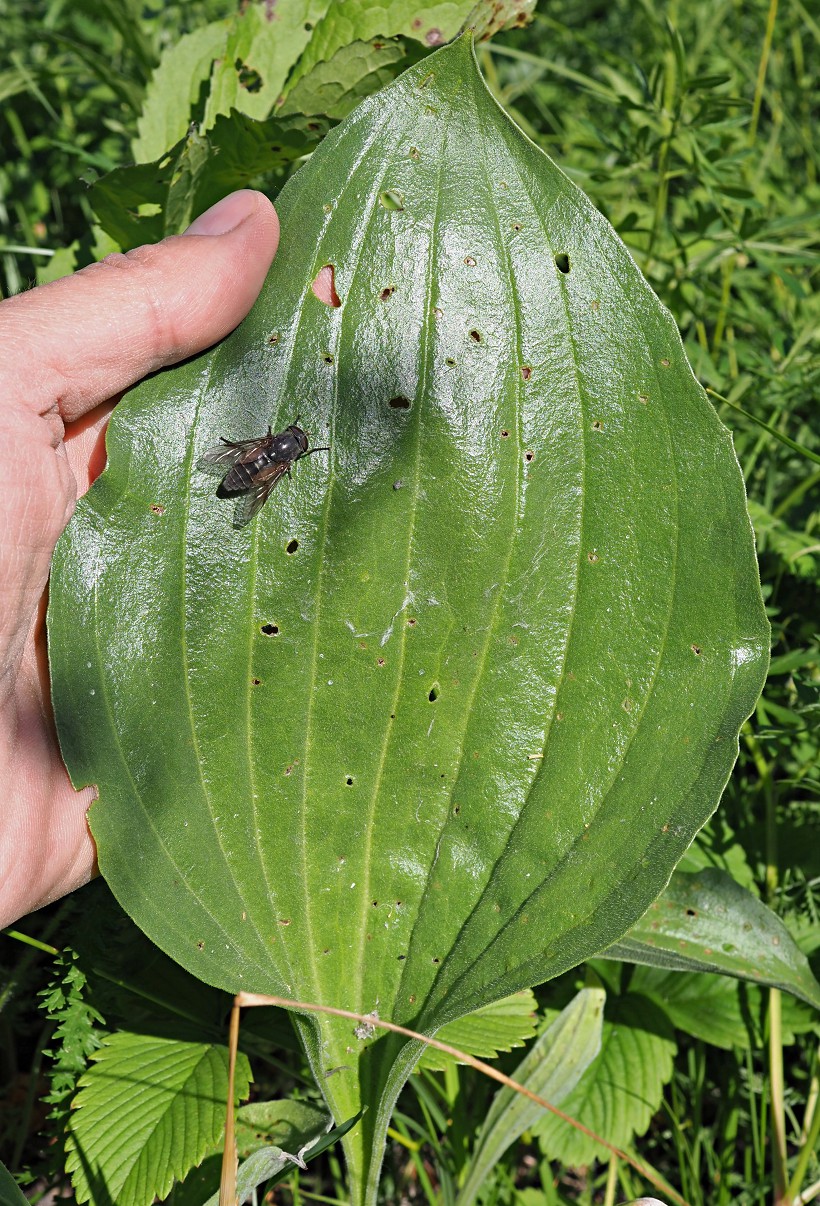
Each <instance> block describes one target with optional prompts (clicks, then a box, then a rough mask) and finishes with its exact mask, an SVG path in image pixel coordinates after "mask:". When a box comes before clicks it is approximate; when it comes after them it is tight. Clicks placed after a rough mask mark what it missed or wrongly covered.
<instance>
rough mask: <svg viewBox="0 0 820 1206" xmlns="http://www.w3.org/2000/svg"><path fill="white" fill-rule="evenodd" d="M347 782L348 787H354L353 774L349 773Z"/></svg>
mask: <svg viewBox="0 0 820 1206" xmlns="http://www.w3.org/2000/svg"><path fill="white" fill-rule="evenodd" d="M345 783H346V784H347V786H348V787H352V786H353V778H352V776H351V775H348V776H347V778H346V779H345Z"/></svg>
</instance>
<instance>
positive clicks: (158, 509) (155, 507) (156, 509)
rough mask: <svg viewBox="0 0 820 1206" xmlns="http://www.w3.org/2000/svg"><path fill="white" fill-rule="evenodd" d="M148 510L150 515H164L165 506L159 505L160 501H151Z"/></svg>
mask: <svg viewBox="0 0 820 1206" xmlns="http://www.w3.org/2000/svg"><path fill="white" fill-rule="evenodd" d="M150 511H151V514H152V515H164V514H165V507H163V506H161V505H160V503H151V507H150Z"/></svg>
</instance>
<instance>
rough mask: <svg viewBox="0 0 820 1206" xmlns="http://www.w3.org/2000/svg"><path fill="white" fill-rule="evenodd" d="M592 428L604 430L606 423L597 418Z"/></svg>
mask: <svg viewBox="0 0 820 1206" xmlns="http://www.w3.org/2000/svg"><path fill="white" fill-rule="evenodd" d="M592 430H593V431H603V430H604V425H603V423H602V422H601V420H600V419H596V420H595V422H594V423H593V424H592Z"/></svg>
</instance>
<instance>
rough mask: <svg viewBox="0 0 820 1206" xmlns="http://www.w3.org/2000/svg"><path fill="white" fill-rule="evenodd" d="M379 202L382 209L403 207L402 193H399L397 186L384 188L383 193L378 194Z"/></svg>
mask: <svg viewBox="0 0 820 1206" xmlns="http://www.w3.org/2000/svg"><path fill="white" fill-rule="evenodd" d="M379 202H380V204H381V205H382V207H383V208H384V209H389V210H393V211H396V210H399V209H404V194H403V193H400V192H399V190H398V189H397V188H386V189H385V190H384V192H383V193H380V194H379Z"/></svg>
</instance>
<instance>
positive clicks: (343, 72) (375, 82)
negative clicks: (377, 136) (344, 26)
mask: <svg viewBox="0 0 820 1206" xmlns="http://www.w3.org/2000/svg"><path fill="white" fill-rule="evenodd" d="M405 57H406V48H405V45H404V43H403V42H402V41H401V40H400V39H399V38H381V37H376V38H371V40H370V41H369V42H351V43H350V44H349V45H348V46H343V47H342V48H341V49H340V50H337V52H336V53H335V54H334V55H333V57H332V58H331V59H329V60H328V61H327V62H325V61H322V62H321V63H317V64H316V66H315V67H314V68H313V69H312V70H311V71H309V72H308V74H307V75H305V76H303V77H302V79H301V80H300V81H299V83H298V84H296V86H295V87H294V88H292V89H290V91H289V92H288V93H287V97H286V99H285V101H284V103H283V104H282V106H281V108H279V109H277V113H278V114H279V115H280V116H283V117H284V116H285V115H286V114H288V113H323V114H325V115H326V116H327V117H332V118H336V119H339V118H342V117H346V116H347V114H348V113H349V112H350V110H351V109H352V108H353V107H354V106H355V105H356V104H358V102H359V101H360V100H362V99H363V98H364V97H366V96H369V95H370V94H371V93H372V92H376V91H378V89H379V88H382V87H384V85H385V84H388V83H389V82H390V80H392V79H393V77H394V76H395V74H396V71H397V70H398V65H399V64H400V63H401V62H402V60H403V59H405Z"/></svg>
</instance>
